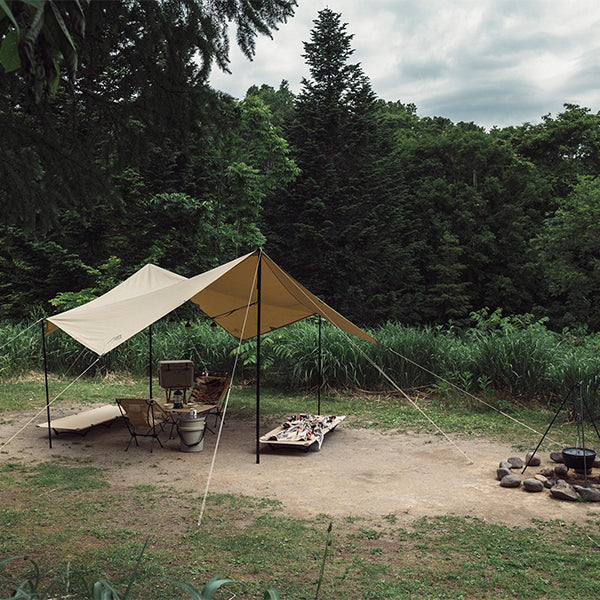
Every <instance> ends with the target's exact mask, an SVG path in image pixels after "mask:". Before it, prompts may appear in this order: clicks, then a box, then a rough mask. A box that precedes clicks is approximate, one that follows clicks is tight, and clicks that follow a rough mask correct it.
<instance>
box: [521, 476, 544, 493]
mask: <svg viewBox="0 0 600 600" xmlns="http://www.w3.org/2000/svg"><path fill="white" fill-rule="evenodd" d="M523 487H524V488H525V489H526V490H527V491H528V492H541V491H543V489H544V484H543V482H541V481H538V480H537V479H525V481H523Z"/></svg>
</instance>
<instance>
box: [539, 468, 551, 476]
mask: <svg viewBox="0 0 600 600" xmlns="http://www.w3.org/2000/svg"><path fill="white" fill-rule="evenodd" d="M538 475H543V476H544V477H554V467H544V468H543V469H540V470H539V471H538Z"/></svg>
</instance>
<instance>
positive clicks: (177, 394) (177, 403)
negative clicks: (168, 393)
mask: <svg viewBox="0 0 600 600" xmlns="http://www.w3.org/2000/svg"><path fill="white" fill-rule="evenodd" d="M173 408H183V392H182V391H181V390H175V391H174V392H173Z"/></svg>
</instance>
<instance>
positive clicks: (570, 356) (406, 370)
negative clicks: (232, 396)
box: [0, 312, 600, 416]
mask: <svg viewBox="0 0 600 600" xmlns="http://www.w3.org/2000/svg"><path fill="white" fill-rule="evenodd" d="M473 318H474V320H475V323H474V326H473V327H471V328H469V329H465V330H460V329H458V328H450V329H448V328H442V327H408V326H404V325H399V324H394V323H387V324H385V325H382V326H379V327H377V328H374V329H372V330H370V333H371V334H372V335H373V336H374V337H375V339H377V340H378V341H379V342H380V344H381V345H374V344H369V343H367V342H362V341H360V340H356V339H354V338H351V337H350V336H348V335H347V334H345V333H344V332H342V331H340V330H338V329H337V328H335V327H331V326H329V325H327V324H326V323H325V324H324V325H323V327H322V350H321V361H322V377H323V384H324V386H325V388H327V389H338V390H339V389H350V390H352V389H357V388H358V389H371V390H382V391H392V392H393V391H397V389H398V388H402V389H406V390H410V389H414V388H421V389H429V390H435V391H437V392H441V393H443V394H445V393H448V394H450V395H454V396H455V395H457V394H458V395H462V396H463V397H468V395H469V394H473V395H476V396H478V397H479V396H481V397H483V398H485V397H486V396H487V395H488V394H494V395H495V396H497V397H502V398H505V399H506V400H508V401H509V402H511V401H519V402H523V403H525V405H528V406H535V404H536V402H543V403H544V404H545V403H550V404H551V405H552V404H556V402H557V401H558V400H560V399H562V398H563V397H565V395H567V394H568V393H569V392H570V391H572V390H573V388H574V386H575V385H576V384H581V390H582V396H583V398H584V400H585V401H586V403H587V404H588V405H589V407H590V409H591V410H592V412H593V413H594V415H598V414H599V413H600V398H599V396H598V386H599V385H600V376H599V373H600V352H599V348H600V337H599V336H598V334H589V335H586V336H577V335H573V334H571V333H568V332H567V333H562V334H559V333H556V332H553V331H551V330H549V329H548V328H547V327H546V326H545V325H544V323H543V322H540V321H535V320H533V319H532V318H531V317H519V318H516V317H502V315H501V314H500V313H499V312H496V313H493V314H491V315H490V314H487V313H485V312H484V313H475V314H474V315H473ZM318 329H319V326H318V322H316V321H312V320H307V321H303V322H300V323H296V324H294V325H292V326H289V327H286V328H284V329H281V330H278V331H274V332H272V333H271V334H267V335H265V336H264V337H263V340H262V344H261V366H262V368H263V372H264V374H263V377H264V382H265V383H266V384H267V385H270V386H275V387H277V388H279V389H280V390H282V391H289V390H292V389H303V390H307V391H309V390H315V389H316V388H317V387H318V384H319V352H318V335H319V334H318ZM152 340H153V342H152V361H153V367H152V370H153V373H156V366H157V362H158V361H159V360H192V361H193V362H194V365H195V366H196V369H197V370H203V369H206V368H207V369H210V370H224V371H228V372H232V371H233V369H234V366H235V365H236V355H237V354H238V342H237V341H236V340H235V339H234V338H232V337H231V336H230V335H229V334H228V333H226V332H225V331H224V330H222V329H220V328H219V329H218V330H217V331H215V332H213V331H212V330H211V328H210V324H209V322H208V321H202V322H194V321H191V322H189V323H188V327H185V326H184V324H183V323H179V324H173V325H170V324H169V323H168V322H167V321H164V322H160V323H158V324H156V325H154V326H153V327H152ZM46 342H47V356H48V367H49V370H50V371H51V372H54V373H57V374H62V375H67V376H70V377H75V376H77V375H79V374H80V373H82V372H84V371H86V369H88V368H90V365H92V367H91V369H90V370H89V371H87V373H86V375H88V376H89V375H98V374H107V373H115V372H116V373H123V374H130V375H133V376H135V377H145V376H146V375H147V373H148V365H149V360H150V357H149V340H148V331H146V332H142V333H140V334H138V335H137V336H135V337H133V338H131V339H130V340H128V341H126V342H125V343H123V344H122V345H121V346H119V347H118V348H116V349H115V350H113V351H112V352H110V353H109V354H107V355H106V356H104V357H101V358H100V360H98V361H97V357H96V356H95V355H94V354H92V353H91V352H89V351H87V350H85V349H82V347H81V346H80V345H79V344H78V343H77V342H75V341H74V340H73V339H71V338H70V337H69V336H67V335H65V334H63V333H62V332H60V331H58V332H55V333H53V334H52V335H50V336H48V337H47V339H46ZM255 365H256V342H255V340H250V341H247V342H245V343H243V344H242V345H241V346H239V358H238V359H237V366H236V372H235V375H236V381H237V382H252V381H253V379H254V377H255ZM42 367H43V356H42V344H41V325H40V324H39V323H38V324H37V325H35V326H32V327H30V328H29V329H26V328H24V326H21V325H15V326H6V327H4V328H1V329H0V377H3V378H5V379H11V378H14V377H16V376H18V375H24V374H26V373H28V372H30V371H36V370H39V369H40V368H42ZM577 398H578V394H577V393H576V392H575V393H574V395H573V399H574V400H576V399H577ZM532 403H533V404H532ZM586 416H587V415H586Z"/></svg>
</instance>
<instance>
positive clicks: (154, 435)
mask: <svg viewBox="0 0 600 600" xmlns="http://www.w3.org/2000/svg"><path fill="white" fill-rule="evenodd" d="M129 433H130V434H131V436H130V437H129V442H127V447H126V448H125V452H127V450H129V446H131V441H132V440H135V445H136V446H139V444H138V440H137V439H138V437H150V438H152V441H151V442H150V452H152V450H153V448H154V440H156V441H157V442H158V444H159V446H160V447H161V448H164V446H163V445H162V442H161V441H160V437H159V432H158V431H152V432H148V433H138V432H137V431H135V430H131V429H130V430H129Z"/></svg>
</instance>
